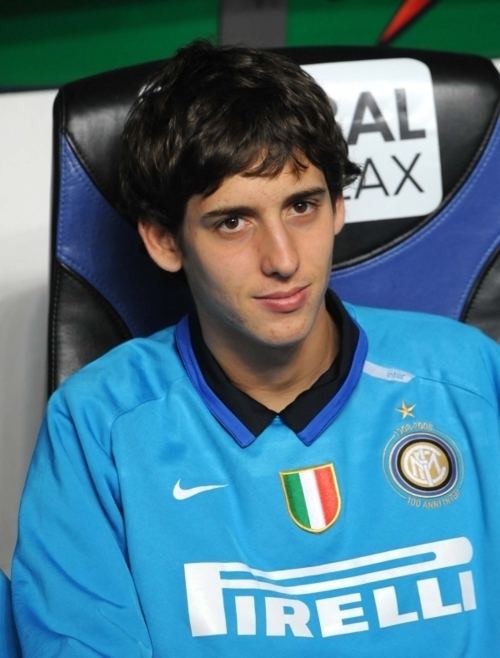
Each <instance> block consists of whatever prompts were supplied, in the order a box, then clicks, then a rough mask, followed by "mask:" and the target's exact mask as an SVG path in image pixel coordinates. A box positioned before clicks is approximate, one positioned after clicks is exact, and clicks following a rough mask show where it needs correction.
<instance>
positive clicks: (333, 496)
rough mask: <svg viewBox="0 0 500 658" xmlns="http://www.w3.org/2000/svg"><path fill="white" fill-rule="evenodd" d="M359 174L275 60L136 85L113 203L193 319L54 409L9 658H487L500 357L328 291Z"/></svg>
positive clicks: (314, 100)
mask: <svg viewBox="0 0 500 658" xmlns="http://www.w3.org/2000/svg"><path fill="white" fill-rule="evenodd" d="M356 172H357V168H356V167H355V166H354V165H353V164H352V163H351V162H349V160H348V158H347V149H346V144H345V142H344V140H343V138H342V136H341V134H340V131H339V129H338V127H337V125H336V124H335V120H334V117H333V113H332V110H331V107H330V105H329V102H328V99H327V97H326V95H325V94H324V93H323V92H322V91H321V89H320V88H319V87H318V86H317V85H316V84H315V83H314V82H313V80H312V79H311V78H310V77H309V76H307V75H306V74H305V73H304V72H302V71H301V70H300V68H299V67H297V66H296V65H295V64H293V63H291V62H289V61H288V60H286V59H284V58H282V57H279V56H277V55H273V54H270V53H264V52H255V51H251V50H247V49H239V48H228V49H216V48H213V47H211V46H209V45H206V44H195V45H193V46H190V47H187V48H186V49H183V50H181V51H180V52H179V53H178V54H177V56H176V57H175V58H173V59H172V60H170V61H169V62H168V63H167V64H166V65H165V67H164V69H163V70H162V71H160V72H159V73H158V75H157V76H156V77H155V78H154V79H152V80H150V81H149V83H148V84H147V85H146V87H145V88H144V90H143V91H142V93H141V94H140V96H139V98H138V100H137V102H136V103H135V106H134V108H133V110H132V113H131V115H130V118H129V121H128V124H127V127H126V130H125V135H124V154H123V163H122V173H123V185H124V196H125V199H126V202H127V204H128V209H129V212H130V214H131V215H132V216H133V217H135V218H136V219H137V222H138V229H139V233H140V235H141V237H142V240H143V242H144V245H145V247H146V249H147V250H148V252H149V254H150V255H151V257H152V258H153V259H154V260H155V261H156V263H157V264H158V265H159V266H160V267H162V268H164V269H166V270H168V271H170V272H180V271H181V270H182V272H183V273H184V276H185V278H186V280H187V282H188V284H189V287H190V289H191V292H192V296H193V299H194V303H195V308H196V313H195V314H193V315H192V316H191V317H189V318H184V319H183V320H182V321H181V322H180V323H179V324H178V325H177V326H176V327H174V328H168V329H165V330H164V331H161V332H160V333H158V334H156V335H155V336H152V337H151V338H149V339H141V340H134V341H131V342H129V343H127V344H125V345H123V346H121V347H119V348H118V349H116V350H113V351H112V352H111V353H109V354H108V355H106V356H105V357H103V358H102V359H99V360H98V361H97V362H95V363H93V364H91V365H90V366H88V367H86V368H84V369H83V370H82V371H81V372H80V373H78V374H77V375H76V376H74V377H73V378H71V379H70V380H69V381H67V382H66V383H65V384H64V385H63V386H62V387H61V388H60V389H59V391H58V392H57V393H56V394H55V395H54V396H53V397H52V399H51V401H50V403H49V408H48V412H47V416H46V420H45V423H44V426H43V428H42V431H41V435H40V439H39V442H38V446H37V450H36V453H35V456H34V460H33V464H32V466H31V470H30V475H29V478H28V483H27V486H26V491H25V494H24V498H23V504H22V510H21V522H20V540H19V543H18V547H17V550H16V556H15V562H14V568H13V589H14V607H15V614H16V621H17V624H18V628H19V633H20V636H21V642H22V644H23V648H24V651H25V654H26V655H28V656H30V657H36V656H71V657H76V656H82V657H83V656H113V657H114V656H116V657H127V658H128V657H133V656H153V655H154V656H155V657H158V658H163V657H167V656H186V657H191V656H203V657H205V656H242V657H243V656H254V655H255V654H256V653H257V652H260V653H261V655H266V656H284V655H286V656H304V655H306V656H315V657H316V656H318V657H320V656H356V657H368V656H370V657H371V658H372V657H373V656H387V655H396V656H412V657H417V658H418V657H423V656H429V655H438V654H439V656H441V657H445V658H456V657H457V656H462V655H467V656H470V657H478V658H479V657H480V656H481V657H482V656H485V655H493V654H492V652H493V653H494V652H495V648H496V649H498V648H499V647H500V629H499V627H498V624H496V623H495V615H496V610H498V608H499V605H500V582H499V578H500V576H499V575H498V574H499V569H498V566H499V565H498V561H499V558H498V556H499V555H500V524H498V521H497V508H498V503H497V501H498V499H499V494H500V486H499V484H498V478H497V476H496V468H495V467H494V464H497V463H500V442H499V438H500V431H499V410H498V399H499V393H498V391H499V388H500V384H499V372H500V357H499V350H498V346H496V345H495V344H494V343H493V342H492V341H489V340H488V339H486V338H485V337H484V336H482V335H481V334H480V333H479V332H477V331H475V330H472V329H470V328H467V327H464V326H462V325H459V324H457V323H454V322H451V321H448V320H444V319H439V318H435V317H426V316H420V315H416V314H407V313H397V312H386V311H380V310H373V309H359V308H353V307H348V308H346V307H344V306H343V305H342V303H341V302H340V301H339V300H338V299H337V298H336V297H335V296H334V295H333V293H332V292H329V291H328V290H327V289H328V282H329V277H330V270H331V258H332V251H333V246H334V241H335V236H336V235H337V234H338V232H339V231H340V230H341V228H342V224H343V221H344V206H343V199H342V189H343V187H344V186H345V185H346V184H347V183H348V182H349V181H350V180H352V177H353V176H354V175H355V174H356ZM492 466H493V467H492Z"/></svg>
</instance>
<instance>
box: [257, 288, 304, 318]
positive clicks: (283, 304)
mask: <svg viewBox="0 0 500 658" xmlns="http://www.w3.org/2000/svg"><path fill="white" fill-rule="evenodd" d="M308 288H309V286H303V287H299V288H292V289H291V290H276V291H273V292H269V293H265V294H264V295H258V296H257V297H255V299H257V301H258V302H259V303H260V304H261V305H262V306H264V307H265V308H267V309H268V310H271V311H277V312H281V313H291V312H293V311H297V310H299V309H300V308H302V306H304V304H305V302H306V300H307V296H308Z"/></svg>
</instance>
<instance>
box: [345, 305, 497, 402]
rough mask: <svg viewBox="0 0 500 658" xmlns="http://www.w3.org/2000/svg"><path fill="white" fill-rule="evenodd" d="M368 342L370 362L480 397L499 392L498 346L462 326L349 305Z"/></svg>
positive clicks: (430, 317)
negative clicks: (470, 392)
mask: <svg viewBox="0 0 500 658" xmlns="http://www.w3.org/2000/svg"><path fill="white" fill-rule="evenodd" d="M346 307H347V308H348V310H349V312H350V313H351V315H352V317H353V318H354V319H355V320H356V321H357V322H358V323H359V324H360V326H361V327H362V328H363V329H364V331H365V332H366V334H367V337H368V346H369V348H368V349H369V351H368V359H369V360H373V361H376V362H379V361H380V362H382V363H388V364H390V365H391V366H392V367H396V368H401V369H403V370H407V371H409V372H411V373H412V374H415V375H416V376H420V377H425V378H428V379H434V380H438V381H442V382H447V383H450V384H455V385H457V386H460V387H463V388H466V389H469V390H471V391H473V392H474V391H475V392H479V391H481V392H482V391H484V390H485V389H486V390H488V389H490V390H491V391H493V393H492V395H493V397H494V396H496V401H497V402H498V394H499V391H500V345H498V344H497V343H496V342H495V341H493V340H492V339H491V338H489V337H488V336H486V335H485V334H484V333H483V332H482V331H480V330H479V329H476V328H475V327H471V326H469V325H465V324H463V323H462V322H458V321H456V320H452V319H449V318H445V317H442V316H438V315H431V314H428V313H415V312H410V311H395V310H387V309H376V308H368V307H359V306H352V305H350V304H347V305H346Z"/></svg>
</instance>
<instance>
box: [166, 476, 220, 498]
mask: <svg viewBox="0 0 500 658" xmlns="http://www.w3.org/2000/svg"><path fill="white" fill-rule="evenodd" d="M223 487H227V484H204V485H202V486H201V487H189V489H183V488H182V487H181V481H180V480H177V482H176V483H175V485H174V489H173V491H172V493H173V495H174V498H175V499H176V500H186V499H187V498H192V497H193V496H197V495H198V494H201V493H205V492H206V491H212V489H222V488H223Z"/></svg>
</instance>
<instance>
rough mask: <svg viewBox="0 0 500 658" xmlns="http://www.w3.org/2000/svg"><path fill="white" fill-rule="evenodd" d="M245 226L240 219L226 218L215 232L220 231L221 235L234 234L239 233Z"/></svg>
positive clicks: (236, 217) (243, 221) (234, 217)
mask: <svg viewBox="0 0 500 658" xmlns="http://www.w3.org/2000/svg"><path fill="white" fill-rule="evenodd" d="M244 226H245V220H244V219H243V218H242V217H238V216H236V215H235V216H233V217H226V218H225V219H223V220H222V221H221V222H219V223H218V224H217V226H216V228H217V230H219V231H222V232H223V233H234V232H236V231H241V230H242V229H243V228H244Z"/></svg>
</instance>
